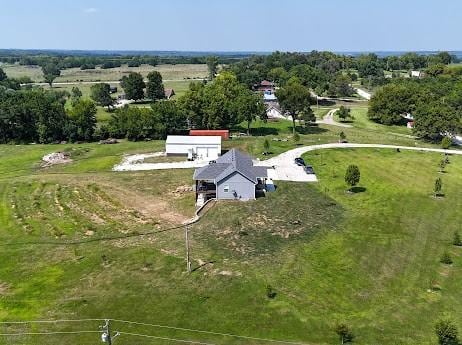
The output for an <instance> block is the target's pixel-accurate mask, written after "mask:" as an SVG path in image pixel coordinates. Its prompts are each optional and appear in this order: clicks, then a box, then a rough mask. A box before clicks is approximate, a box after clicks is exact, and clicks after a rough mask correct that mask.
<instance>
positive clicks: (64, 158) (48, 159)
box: [40, 152, 72, 168]
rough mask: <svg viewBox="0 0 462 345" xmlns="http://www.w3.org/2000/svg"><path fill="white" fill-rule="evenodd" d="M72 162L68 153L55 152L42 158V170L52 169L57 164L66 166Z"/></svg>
mask: <svg viewBox="0 0 462 345" xmlns="http://www.w3.org/2000/svg"><path fill="white" fill-rule="evenodd" d="M70 162H72V159H71V156H70V154H69V153H68V152H53V153H49V154H47V155H45V156H43V157H42V163H41V164H40V166H41V167H42V168H47V167H51V166H53V165H56V164H66V163H70Z"/></svg>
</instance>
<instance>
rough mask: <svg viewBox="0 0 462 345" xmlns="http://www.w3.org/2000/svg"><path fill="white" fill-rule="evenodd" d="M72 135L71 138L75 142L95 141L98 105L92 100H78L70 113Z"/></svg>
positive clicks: (70, 134)
mask: <svg viewBox="0 0 462 345" xmlns="http://www.w3.org/2000/svg"><path fill="white" fill-rule="evenodd" d="M69 118H70V120H71V128H72V130H73V131H72V133H69V137H70V138H71V139H73V140H87V141H90V140H92V139H93V134H94V133H95V128H96V105H95V103H93V102H92V101H90V100H86V99H81V100H78V101H77V102H76V103H75V104H74V105H73V107H72V109H71V110H70V112H69Z"/></svg>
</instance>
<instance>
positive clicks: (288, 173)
mask: <svg viewBox="0 0 462 345" xmlns="http://www.w3.org/2000/svg"><path fill="white" fill-rule="evenodd" d="M349 148H378V149H400V150H410V151H421V152H437V153H450V154H455V155H462V150H443V149H433V148H426V147H412V146H398V145H382V144H350V143H347V144H340V143H333V144H322V145H311V146H302V147H297V148H295V149H292V150H289V151H286V152H284V153H281V154H280V155H278V156H276V157H273V158H270V159H266V160H263V161H262V160H255V161H254V164H255V166H265V167H268V168H270V169H268V177H269V178H271V179H273V180H276V181H295V182H316V181H317V178H316V175H314V174H307V173H305V171H304V170H303V167H300V166H298V165H296V164H295V158H297V157H300V156H302V155H303V154H304V153H306V152H310V151H316V150H325V149H349ZM164 155H165V153H163V152H156V153H151V154H138V155H131V156H126V157H125V158H124V159H123V161H122V162H121V163H120V164H118V165H116V166H115V167H114V168H113V170H114V171H142V170H164V169H190V168H198V167H202V166H205V165H206V164H208V162H207V161H184V162H171V163H144V159H146V158H151V157H160V156H164Z"/></svg>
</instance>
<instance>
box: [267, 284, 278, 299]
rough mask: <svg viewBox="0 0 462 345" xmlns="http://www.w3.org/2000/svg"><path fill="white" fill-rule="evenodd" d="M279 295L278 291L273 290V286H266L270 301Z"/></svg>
mask: <svg viewBox="0 0 462 345" xmlns="http://www.w3.org/2000/svg"><path fill="white" fill-rule="evenodd" d="M276 295H277V293H276V291H275V290H274V289H273V287H272V286H271V285H267V286H266V297H268V298H269V299H273V298H275V297H276Z"/></svg>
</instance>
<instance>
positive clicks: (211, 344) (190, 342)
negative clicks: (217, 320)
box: [117, 331, 217, 345]
mask: <svg viewBox="0 0 462 345" xmlns="http://www.w3.org/2000/svg"><path fill="white" fill-rule="evenodd" d="M117 332H118V333H119V334H120V335H130V336H134V337H143V338H153V339H160V340H169V341H176V342H179V343H188V344H198V345H217V344H213V343H204V342H201V341H195V340H185V339H175V338H167V337H159V336H155V335H146V334H138V333H130V332H121V331H117Z"/></svg>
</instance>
